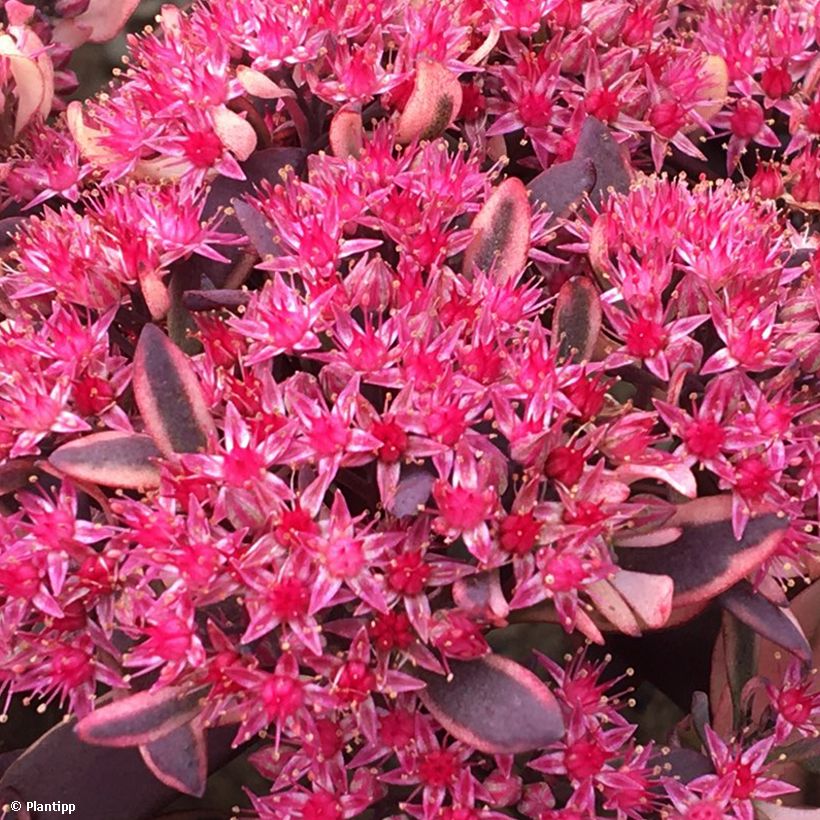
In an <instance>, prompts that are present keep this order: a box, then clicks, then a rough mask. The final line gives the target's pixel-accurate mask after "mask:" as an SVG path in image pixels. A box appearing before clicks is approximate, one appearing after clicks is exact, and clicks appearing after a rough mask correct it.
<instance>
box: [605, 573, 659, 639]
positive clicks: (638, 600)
mask: <svg viewBox="0 0 820 820" xmlns="http://www.w3.org/2000/svg"><path fill="white" fill-rule="evenodd" d="M610 583H611V584H612V586H613V587H615V589H617V590H618V592H620V594H621V596H622V597H623V598H624V600H625V601H626V602H627V603H628V604H629V606H630V607H631V608H632V609H633V611H634V612H635V614H636V615H637V616H638V617H639V618H640V619H641V620H642V621H643V622H644V623H645V624H646V625H647V626H648V627H649V628H650V629H660V628H661V627H662V626H664V625H665V624H666V622H667V621H668V620H669V616H670V615H671V613H672V596H673V595H674V591H675V584H674V582H673V581H672V579H671V578H670V577H669V576H668V575H648V574H647V573H645V572H629V571H628V570H624V569H621V570H618V571H617V572H616V573H615V575H614V576H613V577H612V578H611V579H610Z"/></svg>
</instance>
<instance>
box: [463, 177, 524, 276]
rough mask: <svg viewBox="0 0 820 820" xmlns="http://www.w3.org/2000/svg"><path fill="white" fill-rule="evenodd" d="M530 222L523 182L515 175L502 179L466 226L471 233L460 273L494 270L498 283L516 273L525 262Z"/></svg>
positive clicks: (467, 273)
mask: <svg viewBox="0 0 820 820" xmlns="http://www.w3.org/2000/svg"><path fill="white" fill-rule="evenodd" d="M531 221H532V218H531V211H530V203H529V199H528V197H527V189H526V188H525V187H524V183H523V182H521V180H520V179H517V178H516V177H510V178H509V179H506V180H504V182H502V183H501V185H499V186H498V187H497V188H496V189H495V191H493V193H492V194H491V196H490V198H489V199H488V200H487V202H486V203H484V207H483V208H482V209H481V210H480V211H479V212H478V214H477V215H476V217H475V219H474V220H473V223H472V225H471V226H470V227H471V228H472V230H473V231H474V236H473V240H472V241H471V242H470V244H469V245H468V246H467V250H466V251H465V252H464V264H463V267H462V271H463V273H464V275H465V276H468V277H469V276H471V275H472V272H473V269H474V268H478V269H479V270H482V271H489V270H490V269H492V270H494V271H495V274H496V276H497V277H498V280H499V281H500V282H506V281H508V280H510V279H511V278H512V277H514V276H517V275H518V274H519V273H520V272H521V271H522V270H523V269H524V268H525V267H526V265H527V254H528V253H529V247H530V224H531Z"/></svg>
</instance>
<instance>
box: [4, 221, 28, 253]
mask: <svg viewBox="0 0 820 820" xmlns="http://www.w3.org/2000/svg"><path fill="white" fill-rule="evenodd" d="M27 219H28V217H27V216H7V217H6V218H5V219H0V248H2V247H5V246H6V245H9V244H11V240H12V237H13V236H14V235H15V234H16V233H17V229H18V228H19V227H20V226H21V225H22V224H23V223H24V222H25V221H26V220H27Z"/></svg>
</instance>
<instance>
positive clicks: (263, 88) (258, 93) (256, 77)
mask: <svg viewBox="0 0 820 820" xmlns="http://www.w3.org/2000/svg"><path fill="white" fill-rule="evenodd" d="M236 79H237V80H239V84H240V85H241V86H242V88H244V89H245V91H247V92H248V94H250V95H251V96H253V97H259V99H261V100H278V99H281V98H282V97H295V96H296V94H295V93H294V92H293V91H292V90H291V89H290V88H282V87H281V86H278V85H277V84H276V83H275V82H274V81H273V80H271V79H270V77H268V76H267V75H266V74H263V73H262V72H261V71H257V70H256V69H255V68H251V67H250V66H246V65H240V66H237V67H236Z"/></svg>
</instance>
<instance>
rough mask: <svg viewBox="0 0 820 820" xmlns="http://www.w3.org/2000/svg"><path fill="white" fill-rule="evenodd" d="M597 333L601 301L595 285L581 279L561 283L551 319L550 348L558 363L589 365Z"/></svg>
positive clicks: (598, 331) (599, 326)
mask: <svg viewBox="0 0 820 820" xmlns="http://www.w3.org/2000/svg"><path fill="white" fill-rule="evenodd" d="M600 332H601V300H600V298H599V296H598V290H597V288H596V287H595V285H593V284H592V282H590V280H589V279H586V278H585V277H583V276H574V277H573V278H572V279H570V280H568V281H567V282H564V284H563V285H562V286H561V290H560V291H559V292H558V300H557V302H556V304H555V313H554V315H553V317H552V339H553V344H557V345H558V357H559V359H560V360H561V361H566V360H568V359H569V360H571V361H573V362H576V363H577V362H581V361H589V358H590V356H592V351H593V349H594V348H595V343H596V341H597V340H598V334H599V333H600Z"/></svg>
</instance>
